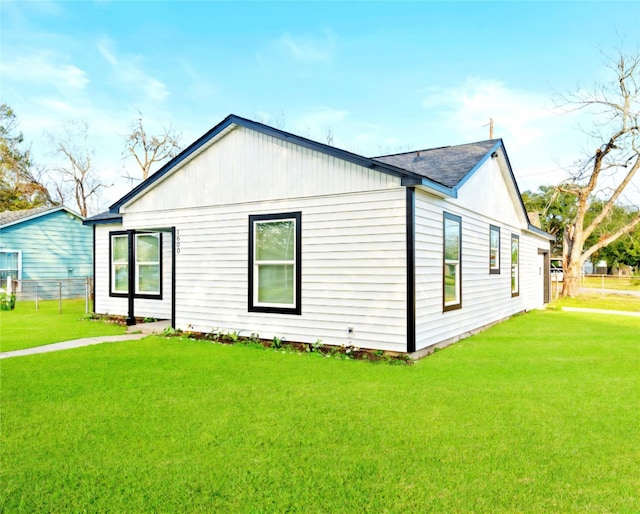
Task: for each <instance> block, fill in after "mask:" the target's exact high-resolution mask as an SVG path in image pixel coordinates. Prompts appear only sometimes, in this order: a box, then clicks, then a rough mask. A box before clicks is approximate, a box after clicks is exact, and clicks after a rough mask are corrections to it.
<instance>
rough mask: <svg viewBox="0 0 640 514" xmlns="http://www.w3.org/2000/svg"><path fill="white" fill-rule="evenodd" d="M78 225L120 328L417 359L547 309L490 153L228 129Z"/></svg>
mask: <svg viewBox="0 0 640 514" xmlns="http://www.w3.org/2000/svg"><path fill="white" fill-rule="evenodd" d="M85 223H87V224H89V225H93V226H94V252H95V259H94V263H95V272H94V276H95V311H96V312H97V313H109V314H120V315H126V316H127V321H128V323H135V317H136V316H138V317H139V316H144V317H155V318H158V319H169V320H171V324H172V326H173V327H175V328H177V329H182V330H192V331H198V332H210V331H212V330H214V329H218V330H226V331H242V332H243V333H244V334H247V335H248V334H251V333H257V334H259V336H260V337H262V338H265V339H271V338H273V337H274V336H277V337H284V338H286V339H287V340H288V341H298V342H306V343H312V342H315V341H317V340H318V339H321V340H322V342H323V343H324V344H332V345H341V344H353V345H354V346H358V347H361V348H369V349H380V350H388V351H395V352H408V353H414V352H417V354H420V353H426V352H427V351H428V350H429V348H433V347H434V346H436V345H439V346H440V345H444V344H448V343H450V342H453V341H456V340H458V339H460V338H461V337H464V336H466V335H468V334H469V333H471V332H474V331H476V330H478V329H480V328H482V327H484V326H487V325H489V324H492V323H495V322H497V321H500V320H502V319H505V318H507V317H509V316H511V315H513V314H515V313H519V312H522V311H527V310H529V309H534V308H538V307H542V306H543V305H544V304H545V303H546V302H547V301H548V299H549V251H550V241H551V240H552V239H553V236H551V235H549V234H547V233H545V232H543V231H541V230H540V229H538V228H536V227H534V226H532V225H531V224H530V223H529V220H528V218H527V214H526V212H525V208H524V205H523V203H522V199H521V197H520V193H519V191H518V186H517V185H516V182H515V179H514V176H513V173H512V170H511V166H510V164H509V159H508V157H507V154H506V151H505V148H504V144H503V142H502V140H500V139H495V140H490V141H483V142H479V143H472V144H467V145H460V146H452V147H444V148H436V149H432V150H420V151H417V152H410V153H403V154H397V155H387V156H383V157H375V158H367V157H363V156H360V155H356V154H353V153H350V152H347V151H344V150H340V149H337V148H334V147H331V146H327V145H324V144H321V143H318V142H315V141H311V140H308V139H305V138H302V137H299V136H296V135H293V134H290V133H287V132H283V131H281V130H277V129H274V128H272V127H269V126H266V125H263V124H260V123H257V122H254V121H250V120H247V119H244V118H240V117H238V116H234V115H231V116H228V117H227V118H225V119H224V120H223V121H222V122H221V123H219V124H218V125H216V126H215V127H214V128H213V129H211V130H210V131H209V132H207V133H206V134H204V135H203V136H202V137H201V138H200V139H198V140H197V141H195V142H194V143H193V144H191V145H190V146H189V147H188V148H187V149H185V150H184V151H183V152H182V153H181V154H179V155H178V156H177V157H175V158H174V159H173V160H171V161H170V162H168V163H167V164H166V165H165V166H164V167H162V168H161V169H160V170H159V171H158V172H157V173H155V174H154V175H151V176H150V177H149V178H148V179H147V180H146V181H144V182H143V183H141V184H140V185H139V186H137V187H136V188H134V189H133V190H132V191H130V192H129V193H128V194H126V195H125V196H124V197H122V198H121V199H120V200H118V201H117V202H116V203H115V204H113V205H112V206H111V208H110V211H109V212H108V213H104V214H102V215H98V216H94V217H93V218H89V219H88V220H87V221H86V222H85Z"/></svg>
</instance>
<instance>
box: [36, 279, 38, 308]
mask: <svg viewBox="0 0 640 514" xmlns="http://www.w3.org/2000/svg"><path fill="white" fill-rule="evenodd" d="M37 310H38V283H37V282H36V311H37Z"/></svg>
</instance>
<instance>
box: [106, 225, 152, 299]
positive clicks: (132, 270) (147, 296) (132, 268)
mask: <svg viewBox="0 0 640 514" xmlns="http://www.w3.org/2000/svg"><path fill="white" fill-rule="evenodd" d="M139 234H158V239H159V240H158V244H159V246H160V248H159V250H160V255H159V259H160V271H159V273H160V292H159V293H151V294H150V293H135V291H134V295H133V297H134V298H140V299H145V300H162V282H163V280H162V277H163V273H162V232H159V231H154V230H136V231H135V233H134V241H135V236H136V235H139ZM126 235H128V232H127V231H126V230H116V231H113V232H109V296H110V297H112V298H129V293H128V292H126V293H116V292H114V291H113V282H112V280H113V262H112V260H111V259H112V258H113V253H112V244H113V243H112V241H113V236H126ZM135 250H136V249H135V248H134V252H133V254H134V256H135V254H136V252H135ZM128 267H129V270H128V271H129V273H133V274H134V282H135V278H136V277H135V268H136V267H135V263H134V265H133V266H132V265H131V263H128Z"/></svg>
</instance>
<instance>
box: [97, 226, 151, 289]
mask: <svg viewBox="0 0 640 514" xmlns="http://www.w3.org/2000/svg"><path fill="white" fill-rule="evenodd" d="M133 240H134V248H133V250H134V251H133V255H134V266H133V274H134V284H135V290H134V294H135V296H136V297H139V298H161V296H162V235H161V234H160V233H157V232H154V233H140V234H135V236H134V239H133ZM130 270H131V266H130V263H129V235H128V234H126V233H122V232H119V233H112V234H111V269H110V276H111V277H110V281H111V295H112V296H126V295H127V294H128V292H129V272H130Z"/></svg>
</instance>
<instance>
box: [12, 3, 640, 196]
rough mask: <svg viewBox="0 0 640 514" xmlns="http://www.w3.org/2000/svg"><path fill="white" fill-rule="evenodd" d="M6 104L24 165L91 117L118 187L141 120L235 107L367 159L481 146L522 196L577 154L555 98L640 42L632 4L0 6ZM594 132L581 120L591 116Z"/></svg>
mask: <svg viewBox="0 0 640 514" xmlns="http://www.w3.org/2000/svg"><path fill="white" fill-rule="evenodd" d="M0 14H1V29H2V30H1V32H2V34H1V41H0V42H1V55H0V73H1V83H0V86H1V90H0V100H1V101H2V102H4V103H8V104H9V105H10V106H11V107H13V108H14V110H15V111H16V113H17V115H18V119H19V121H20V129H21V130H22V132H23V133H24V135H25V139H26V140H27V141H28V142H29V143H31V145H32V150H33V153H34V157H35V158H36V160H37V161H38V162H39V163H40V164H41V165H43V166H54V165H55V162H56V157H55V156H54V155H53V154H52V153H51V151H50V148H49V146H48V143H47V138H46V137H45V136H44V133H45V132H51V133H54V134H56V133H58V132H59V130H60V126H61V124H63V123H65V122H66V121H67V120H70V119H84V120H86V121H87V122H88V123H89V127H90V131H91V134H92V140H91V142H92V143H93V144H94V145H95V148H96V156H95V159H94V162H95V165H96V168H97V169H98V171H99V173H100V174H101V175H102V176H103V177H104V179H105V181H108V182H115V184H116V185H115V186H114V187H112V188H110V189H108V190H105V194H104V197H103V198H102V200H101V205H100V206H96V208H97V207H102V208H103V207H105V206H107V205H108V204H109V203H111V202H113V201H115V200H116V199H117V198H118V197H119V196H121V195H122V194H124V192H126V190H127V188H128V183H127V181H126V180H124V179H123V178H121V177H122V175H125V174H126V170H125V168H127V169H129V170H130V172H131V173H135V172H136V168H135V165H134V163H133V161H130V160H129V161H127V160H124V161H123V160H122V158H121V157H122V150H123V147H124V136H125V134H126V133H127V132H128V130H129V126H130V124H131V122H132V121H133V120H134V118H135V117H136V115H137V112H138V111H140V112H142V114H143V116H144V118H145V125H146V127H147V128H148V130H149V131H150V132H153V131H154V130H158V129H159V127H161V126H162V125H167V124H169V123H171V124H172V126H173V127H174V128H175V129H177V130H178V131H179V132H181V133H182V143H183V146H186V145H187V144H189V143H190V142H192V141H193V140H194V139H195V138H197V137H198V136H200V135H201V134H202V133H204V132H206V131H207V130H208V129H210V128H211V127H212V126H214V125H215V124H217V123H218V122H219V121H220V120H221V119H223V118H224V117H225V116H226V115H228V114H230V113H234V114H238V115H240V116H244V117H248V118H252V119H258V120H260V121H263V122H265V123H267V124H272V125H274V126H276V127H278V128H282V129H284V130H287V131H289V132H294V133H296V134H300V135H303V136H306V137H310V138H312V139H317V140H319V141H322V142H325V141H326V137H327V133H328V132H329V131H331V133H332V135H333V142H334V145H335V146H338V147H341V148H345V149H347V150H350V151H352V152H355V153H360V154H363V155H367V156H374V155H381V154H384V153H393V152H398V151H407V150H413V149H423V148H430V147H436V146H443V145H451V144H459V143H466V142H471V141H479V140H484V139H488V136H489V131H488V127H487V126H485V125H486V124H488V122H489V118H490V117H493V119H494V120H495V136H496V137H502V138H503V139H504V142H505V145H506V148H507V151H508V152H509V157H510V159H511V164H512V165H513V167H514V171H515V174H516V177H517V179H518V182H519V185H520V189H521V190H526V189H532V188H535V187H537V185H539V184H545V183H556V182H558V181H559V179H560V178H561V177H562V174H561V170H560V168H561V167H562V166H565V165H568V164H570V163H571V162H573V161H574V160H576V159H578V158H579V157H580V156H581V155H582V152H583V150H584V149H585V148H589V147H588V146H587V139H586V137H585V136H584V135H583V134H582V133H581V132H580V130H579V129H578V128H577V122H578V121H579V120H578V118H577V117H576V116H575V115H566V114H564V115H563V114H561V113H559V112H558V110H557V109H556V108H554V105H553V102H552V99H553V97H554V94H556V93H557V92H567V91H571V90H574V89H575V88H576V87H578V86H583V87H584V86H590V85H592V84H594V83H595V82H598V81H602V80H607V77H608V76H607V74H606V68H605V67H604V64H605V62H606V57H605V56H604V55H603V52H604V53H605V54H610V55H615V53H616V49H617V48H620V47H621V48H623V49H627V50H634V49H637V48H638V47H639V46H640V43H639V41H640V36H639V34H640V2H638V1H633V2H631V1H625V2H615V1H608V2H598V1H593V2H546V1H538V2H482V1H475V2H456V1H453V2H419V1H413V2H381V1H380V2H308V3H307V2H259V1H255V2H213V1H196V2H169V1H166V2H160V1H145V2H130V1H108V0H99V1H82V2H69V1H57V2H56V1H47V2H27V1H11V0H9V1H5V0H3V1H2V3H0ZM583 123H588V120H583Z"/></svg>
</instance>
